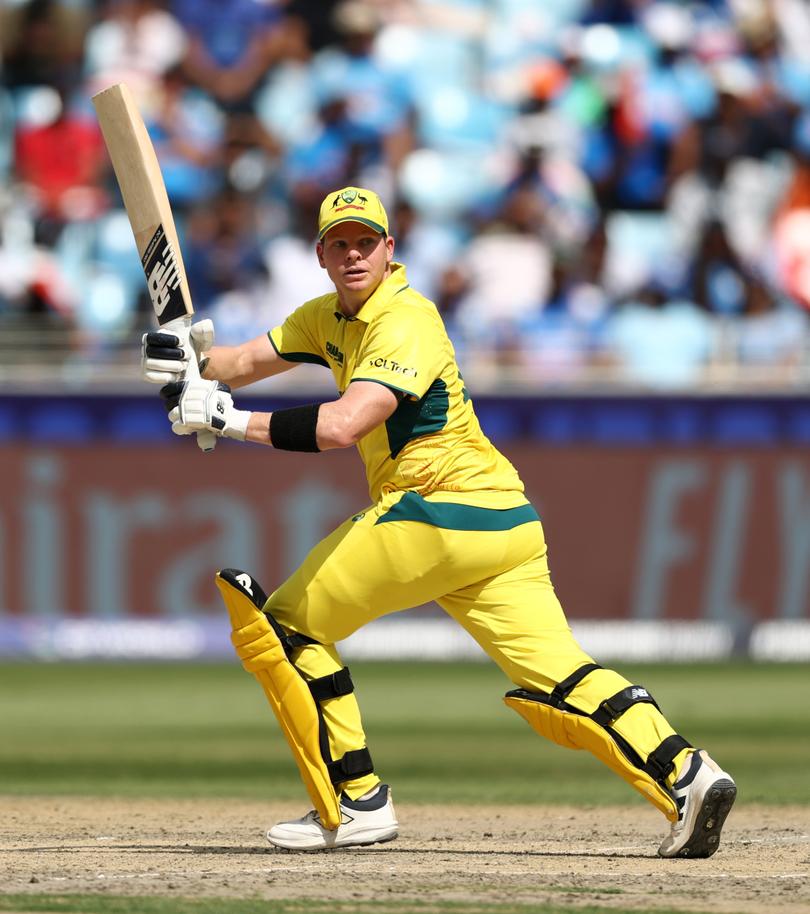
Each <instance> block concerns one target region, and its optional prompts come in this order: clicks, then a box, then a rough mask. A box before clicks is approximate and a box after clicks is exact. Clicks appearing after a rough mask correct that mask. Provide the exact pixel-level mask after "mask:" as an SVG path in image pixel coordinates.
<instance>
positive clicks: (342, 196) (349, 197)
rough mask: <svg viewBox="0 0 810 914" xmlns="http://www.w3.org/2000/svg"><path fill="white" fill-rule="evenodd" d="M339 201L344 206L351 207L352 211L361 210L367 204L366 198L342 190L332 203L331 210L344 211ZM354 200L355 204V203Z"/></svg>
mask: <svg viewBox="0 0 810 914" xmlns="http://www.w3.org/2000/svg"><path fill="white" fill-rule="evenodd" d="M341 200H342V201H343V202H344V203H345V204H346V206H351V207H352V208H353V209H362V208H363V207H364V206H365V205H366V204H367V203H368V197H364V196H363V195H362V194H358V193H357V191H356V190H344V191H342V192H341V193H339V194H338V195H337V196H336V197H335V199H334V200H333V201H332V209H335V210H338V212H339V211H340V210H342V209H344V208H345V207H343V206H341V205H340V201H341ZM355 200H356V201H357V203H355ZM353 204H354V205H353ZM352 205H353V206H352Z"/></svg>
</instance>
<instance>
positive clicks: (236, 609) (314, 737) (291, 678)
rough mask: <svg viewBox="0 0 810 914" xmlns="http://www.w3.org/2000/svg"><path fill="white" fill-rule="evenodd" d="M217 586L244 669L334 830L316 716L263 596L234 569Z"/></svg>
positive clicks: (336, 813)
mask: <svg viewBox="0 0 810 914" xmlns="http://www.w3.org/2000/svg"><path fill="white" fill-rule="evenodd" d="M216 582H217V587H218V588H219V590H220V593H221V594H222V599H223V600H224V601H225V606H226V608H227V610H228V614H229V616H230V619H231V626H232V627H233V632H232V634H231V641H232V642H233V645H234V647H235V648H236V653H237V654H238V655H239V658H240V659H241V661H242V666H243V667H244V668H245V669H246V670H247V672H248V673H252V674H253V675H254V676H255V677H256V679H257V680H258V682H259V685H260V686H261V687H262V689H263V690H264V694H265V695H266V696H267V700H268V702H269V703H270V707H271V708H272V709H273V713H274V714H275V715H276V718H277V719H278V722H279V725H280V727H281V731H282V733H283V734H284V737H285V738H286V740H287V742H288V743H289V745H290V749H291V750H292V754H293V758H294V759H295V763H296V765H297V766H298V771H299V772H300V774H301V780H302V781H303V782H304V786H305V787H306V789H307V793H308V794H309V797H310V799H311V800H312V805H313V806H314V807H315V809H316V810H317V812H318V815H319V816H320V817H321V822H322V823H323V826H324V828H328V829H334V828H337V827H338V825H340V804H339V801H338V797H337V793H336V792H335V788H334V785H333V784H332V780H331V778H330V775H329V770H328V768H327V765H326V762H325V761H324V758H323V754H322V752H321V742H320V728H321V719H320V715H319V714H318V709H317V706H316V704H315V699H314V698H313V696H312V692H311V690H310V687H309V685H308V684H307V682H306V681H305V680H304V679H303V677H302V676H301V674H300V673H299V672H298V671H297V670H296V669H295V667H294V666H293V665H292V663H290V661H289V660H288V659H287V654H286V652H285V650H284V645H283V644H282V643H281V640H280V638H279V635H278V634H277V632H276V631H275V630H274V628H273V625H272V624H271V622H270V620H269V619H268V618H267V616H266V615H265V614H264V612H262V607H263V606H264V603H265V602H266V597H265V595H264V592H263V591H262V589H261V588H260V587H259V585H258V584H257V583H256V582H255V581H254V580H253V579H252V578H251V577H250V575H248V574H245V573H244V572H238V571H234V570H233V569H226V570H224V571H220V572H219V573H218V574H217V577H216Z"/></svg>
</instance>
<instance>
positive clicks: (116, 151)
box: [93, 83, 194, 326]
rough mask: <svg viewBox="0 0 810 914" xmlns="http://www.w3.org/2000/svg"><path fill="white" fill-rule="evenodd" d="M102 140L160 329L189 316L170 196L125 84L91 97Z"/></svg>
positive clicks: (150, 143)
mask: <svg viewBox="0 0 810 914" xmlns="http://www.w3.org/2000/svg"><path fill="white" fill-rule="evenodd" d="M93 105H94V106H95V109H96V113H97V115H98V121H99V124H100V126H101V132H102V134H103V136H104V142H105V144H106V146H107V150H108V152H109V154H110V160H111V161H112V165H113V170H114V171H115V177H116V179H117V181H118V186H119V188H120V189H121V196H122V197H123V200H124V206H125V208H126V211H127V215H128V216H129V223H130V225H131V226H132V234H133V235H134V236H135V245H136V247H137V249H138V254H139V256H140V258H141V263H142V265H143V269H144V273H145V274H146V281H147V285H148V287H149V295H150V297H151V299H152V305H153V307H154V309H155V314H156V315H157V319H158V323H159V324H160V325H161V326H163V325H164V324H168V323H169V322H171V321H173V320H175V319H177V318H182V317H185V316H187V315H191V314H193V313H194V307H193V306H192V304H191V295H190V293H189V289H188V282H187V279H186V271H185V267H184V265H183V258H182V255H181V253H180V245H179V242H178V238H177V230H176V228H175V224H174V218H173V216H172V211H171V207H170V205H169V197H168V195H167V193H166V187H165V185H164V183H163V176H162V174H161V171H160V164H159V163H158V159H157V155H156V154H155V149H154V146H153V145H152V141H151V139H150V138H149V133H148V131H147V129H146V125H145V124H144V122H143V118H142V117H141V115H140V112H139V111H138V107H137V105H136V104H135V100H134V99H133V97H132V94H131V93H130V91H129V89H128V88H127V86H126V85H125V84H123V83H118V84H116V85H114V86H110V88H108V89H104V90H103V91H102V92H99V93H98V95H94V96H93Z"/></svg>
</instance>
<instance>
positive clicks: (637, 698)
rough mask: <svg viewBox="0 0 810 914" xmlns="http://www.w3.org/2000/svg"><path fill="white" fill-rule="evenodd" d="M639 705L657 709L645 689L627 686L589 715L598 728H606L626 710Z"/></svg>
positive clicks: (653, 700)
mask: <svg viewBox="0 0 810 914" xmlns="http://www.w3.org/2000/svg"><path fill="white" fill-rule="evenodd" d="M641 703H646V704H651V705H655V707H656V708H658V704H657V703H656V701H655V699H654V698H653V697H652V695H650V693H649V692H648V691H647V690H646V689H645V688H643V687H642V686H627V688H625V689H622V690H621V692H617V693H616V694H615V695H612V696H611V697H610V698H606V699H605V700H604V701H603V702H602V704H601V705H599V707H598V708H597V709H596V710H595V711H594V712H593V714H591V720H593V721H594V722H595V723H597V724H599V726H600V727H607V726H608V724H612V723H613V721H614V720H616V718H617V717H621V716H622V714H624V712H625V711H626V710H627V709H628V708H632V707H633V705H636V704H641ZM658 710H659V711H660V710H661V709H660V708H658Z"/></svg>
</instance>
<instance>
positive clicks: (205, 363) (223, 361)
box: [200, 346, 258, 389]
mask: <svg viewBox="0 0 810 914" xmlns="http://www.w3.org/2000/svg"><path fill="white" fill-rule="evenodd" d="M254 374H255V369H254V366H253V364H252V359H250V358H249V357H248V356H246V355H245V353H244V352H243V351H242V350H241V349H240V347H239V346H213V347H212V348H211V349H209V350H208V352H203V353H200V375H201V376H202V377H203V378H205V379H206V381H222V382H223V383H224V384H227V385H228V386H229V387H230V388H232V389H236V388H237V387H244V386H245V385H246V384H250V383H251V382H252V381H255V380H258V379H257V378H255V377H253V375H254Z"/></svg>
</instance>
